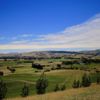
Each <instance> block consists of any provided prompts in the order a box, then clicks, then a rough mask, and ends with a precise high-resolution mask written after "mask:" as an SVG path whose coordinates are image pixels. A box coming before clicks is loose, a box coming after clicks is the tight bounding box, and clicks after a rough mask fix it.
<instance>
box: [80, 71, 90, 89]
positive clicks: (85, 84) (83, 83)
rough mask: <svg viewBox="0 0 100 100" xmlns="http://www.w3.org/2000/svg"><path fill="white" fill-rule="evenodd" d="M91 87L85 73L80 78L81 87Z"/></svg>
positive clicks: (88, 77)
mask: <svg viewBox="0 0 100 100" xmlns="http://www.w3.org/2000/svg"><path fill="white" fill-rule="evenodd" d="M90 85H91V79H90V76H89V75H87V74H86V73H85V74H84V75H83V77H82V86H84V87H88V86H90Z"/></svg>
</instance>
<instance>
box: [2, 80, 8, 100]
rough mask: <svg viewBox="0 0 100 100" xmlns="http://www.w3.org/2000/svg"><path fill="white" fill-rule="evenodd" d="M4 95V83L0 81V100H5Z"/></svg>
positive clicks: (5, 90) (5, 89) (5, 91)
mask: <svg viewBox="0 0 100 100" xmlns="http://www.w3.org/2000/svg"><path fill="white" fill-rule="evenodd" d="M6 93H7V87H6V83H4V82H3V80H0V100H3V98H5V96H6Z"/></svg>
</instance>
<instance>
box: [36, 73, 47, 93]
mask: <svg viewBox="0 0 100 100" xmlns="http://www.w3.org/2000/svg"><path fill="white" fill-rule="evenodd" d="M47 87H48V80H47V78H46V76H45V74H44V72H43V74H42V75H41V76H40V78H39V79H38V80H37V82H36V90H37V91H36V92H37V94H44V93H45V92H46V88H47Z"/></svg>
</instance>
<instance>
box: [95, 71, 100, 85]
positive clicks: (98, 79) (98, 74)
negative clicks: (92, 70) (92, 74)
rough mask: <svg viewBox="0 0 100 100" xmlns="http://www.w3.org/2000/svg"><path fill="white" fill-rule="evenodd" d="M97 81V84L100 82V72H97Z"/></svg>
mask: <svg viewBox="0 0 100 100" xmlns="http://www.w3.org/2000/svg"><path fill="white" fill-rule="evenodd" d="M96 81H97V84H100V73H97V75H96Z"/></svg>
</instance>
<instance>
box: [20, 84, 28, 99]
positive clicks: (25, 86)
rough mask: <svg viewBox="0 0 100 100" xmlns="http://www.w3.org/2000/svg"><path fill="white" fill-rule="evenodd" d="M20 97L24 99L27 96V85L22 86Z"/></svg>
mask: <svg viewBox="0 0 100 100" xmlns="http://www.w3.org/2000/svg"><path fill="white" fill-rule="evenodd" d="M21 95H22V97H26V96H28V95H29V87H28V85H27V84H24V86H23V88H22V93H21Z"/></svg>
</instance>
